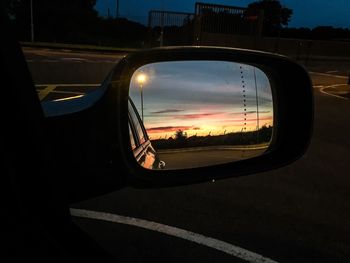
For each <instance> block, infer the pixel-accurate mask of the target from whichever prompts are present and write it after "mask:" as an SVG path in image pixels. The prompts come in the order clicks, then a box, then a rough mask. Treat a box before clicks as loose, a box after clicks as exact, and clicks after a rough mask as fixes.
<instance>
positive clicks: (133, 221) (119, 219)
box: [70, 208, 278, 263]
mask: <svg viewBox="0 0 350 263" xmlns="http://www.w3.org/2000/svg"><path fill="white" fill-rule="evenodd" d="M70 212H71V215H72V216H75V217H81V218H89V219H96V220H102V221H107V222H112V223H117V224H124V225H130V226H136V227H140V228H144V229H147V230H151V231H156V232H159V233H163V234H166V235H169V236H174V237H177V238H182V239H185V240H188V241H191V242H194V243H197V244H200V245H203V246H207V247H210V248H213V249H216V250H219V251H221V252H224V253H226V254H229V255H231V256H234V257H236V258H240V259H242V260H246V261H248V262H252V263H278V262H277V261H274V260H272V259H270V258H267V257H264V256H262V255H259V254H257V253H254V252H251V251H249V250H246V249H244V248H241V247H238V246H235V245H232V244H230V243H227V242H224V241H221V240H218V239H215V238H211V237H206V236H203V235H201V234H197V233H194V232H191V231H187V230H184V229H180V228H177V227H172V226H168V225H163V224H160V223H156V222H152V221H147V220H144V219H139V218H133V217H128V216H121V215H116V214H110V213H104V212H97V211H90V210H84V209H76V208H71V209H70Z"/></svg>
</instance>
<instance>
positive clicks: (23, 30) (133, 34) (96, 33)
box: [5, 0, 147, 46]
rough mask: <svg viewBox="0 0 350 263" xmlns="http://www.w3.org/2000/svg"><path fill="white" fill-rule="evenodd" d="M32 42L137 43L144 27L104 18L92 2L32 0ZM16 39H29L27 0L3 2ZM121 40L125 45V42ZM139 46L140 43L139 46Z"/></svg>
mask: <svg viewBox="0 0 350 263" xmlns="http://www.w3.org/2000/svg"><path fill="white" fill-rule="evenodd" d="M32 3H33V14H34V15H33V18H34V21H33V22H34V33H35V34H34V35H35V41H41V42H65V43H85V44H102V43H101V42H104V44H111V45H113V44H121V45H124V46H133V44H130V43H129V42H138V43H140V42H141V41H142V40H143V39H145V34H146V33H147V28H146V27H145V26H143V25H141V24H139V23H135V22H131V21H129V20H127V19H105V18H102V17H99V16H98V13H97V11H96V10H95V4H96V0H50V1H47V0H32ZM5 6H6V7H7V10H8V13H9V15H10V18H11V21H12V23H13V26H14V27H15V31H16V33H17V38H18V39H19V40H22V41H27V40H30V26H31V21H30V19H31V17H30V13H31V12H30V1H29V0H5ZM125 39H127V40H128V41H129V42H128V43H125V42H126V41H125ZM139 45H140V44H139Z"/></svg>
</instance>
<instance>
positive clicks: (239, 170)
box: [112, 47, 313, 187]
mask: <svg viewBox="0 0 350 263" xmlns="http://www.w3.org/2000/svg"><path fill="white" fill-rule="evenodd" d="M184 60H192V61H193V60H194V61H195V60H198V61H201V60H206V61H208V60H215V61H231V62H236V63H243V64H247V65H251V66H254V67H256V68H259V69H261V70H262V71H263V72H264V73H265V74H267V75H268V77H269V80H270V83H271V88H272V95H273V101H274V106H273V107H274V116H275V118H274V135H273V139H272V142H271V147H270V148H269V151H268V152H267V153H266V154H264V155H262V156H258V157H255V158H252V159H247V160H242V161H238V162H234V163H227V164H220V165H213V166H207V167H201V168H193V169H182V170H147V169H144V168H142V167H141V166H140V165H138V163H137V162H136V160H135V158H134V155H133V153H132V151H131V146H130V140H129V131H128V98H129V86H130V81H131V78H132V76H133V74H134V72H135V71H136V70H137V69H138V68H140V67H142V66H143V65H146V64H150V63H157V62H166V61H184ZM112 83H115V84H116V85H112V86H113V87H112V88H115V89H117V90H118V96H117V98H116V99H118V100H119V101H118V103H117V105H118V108H117V109H116V111H117V113H118V117H117V120H118V127H119V129H120V133H119V134H118V135H119V137H118V138H119V143H120V146H121V147H120V150H121V156H123V157H124V159H123V161H124V165H125V166H126V169H127V171H128V176H127V177H128V181H129V182H130V184H131V185H133V186H135V187H161V186H173V185H183V184H189V183H195V182H203V181H209V180H218V179H223V178H228V177H237V176H242V175H248V174H252V173H257V172H263V171H268V170H271V169H275V168H278V167H282V166H284V165H287V164H289V163H291V162H293V161H295V160H297V159H298V158H300V157H301V156H302V155H303V154H304V152H305V151H306V149H307V146H308V145H309V142H310V138H311V132H312V124H313V93H312V85H311V81H310V78H309V75H308V73H307V72H306V70H305V69H304V68H303V67H302V66H300V65H299V64H297V63H295V62H293V61H292V60H290V59H288V58H287V57H283V56H278V55H273V54H269V53H264V52H257V51H249V50H241V49H229V48H213V47H181V48H179V47H177V48H160V49H152V50H147V51H140V52H136V53H132V54H130V55H128V56H127V57H125V58H124V59H123V60H122V61H120V63H119V65H118V66H117V67H116V69H115V72H114V76H113V77H112Z"/></svg>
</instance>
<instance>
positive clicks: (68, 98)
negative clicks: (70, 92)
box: [53, 94, 84, 101]
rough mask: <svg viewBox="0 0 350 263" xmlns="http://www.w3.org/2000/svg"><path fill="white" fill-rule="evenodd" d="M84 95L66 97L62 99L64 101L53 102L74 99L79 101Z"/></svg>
mask: <svg viewBox="0 0 350 263" xmlns="http://www.w3.org/2000/svg"><path fill="white" fill-rule="evenodd" d="M83 96H84V94H82V95H76V96H71V97H66V98H62V99H57V100H53V101H65V100H74V99H79V98H81V97H83Z"/></svg>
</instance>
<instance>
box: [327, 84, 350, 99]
mask: <svg viewBox="0 0 350 263" xmlns="http://www.w3.org/2000/svg"><path fill="white" fill-rule="evenodd" d="M344 85H345V84H337V85H330V86H325V87H323V88H321V89H320V92H321V93H323V94H326V95H328V96H332V97H336V98H338V99H343V100H349V99H348V98H345V97H342V96H338V95H335V94H333V93H329V92H327V91H325V89H328V88H335V87H339V86H344Z"/></svg>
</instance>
